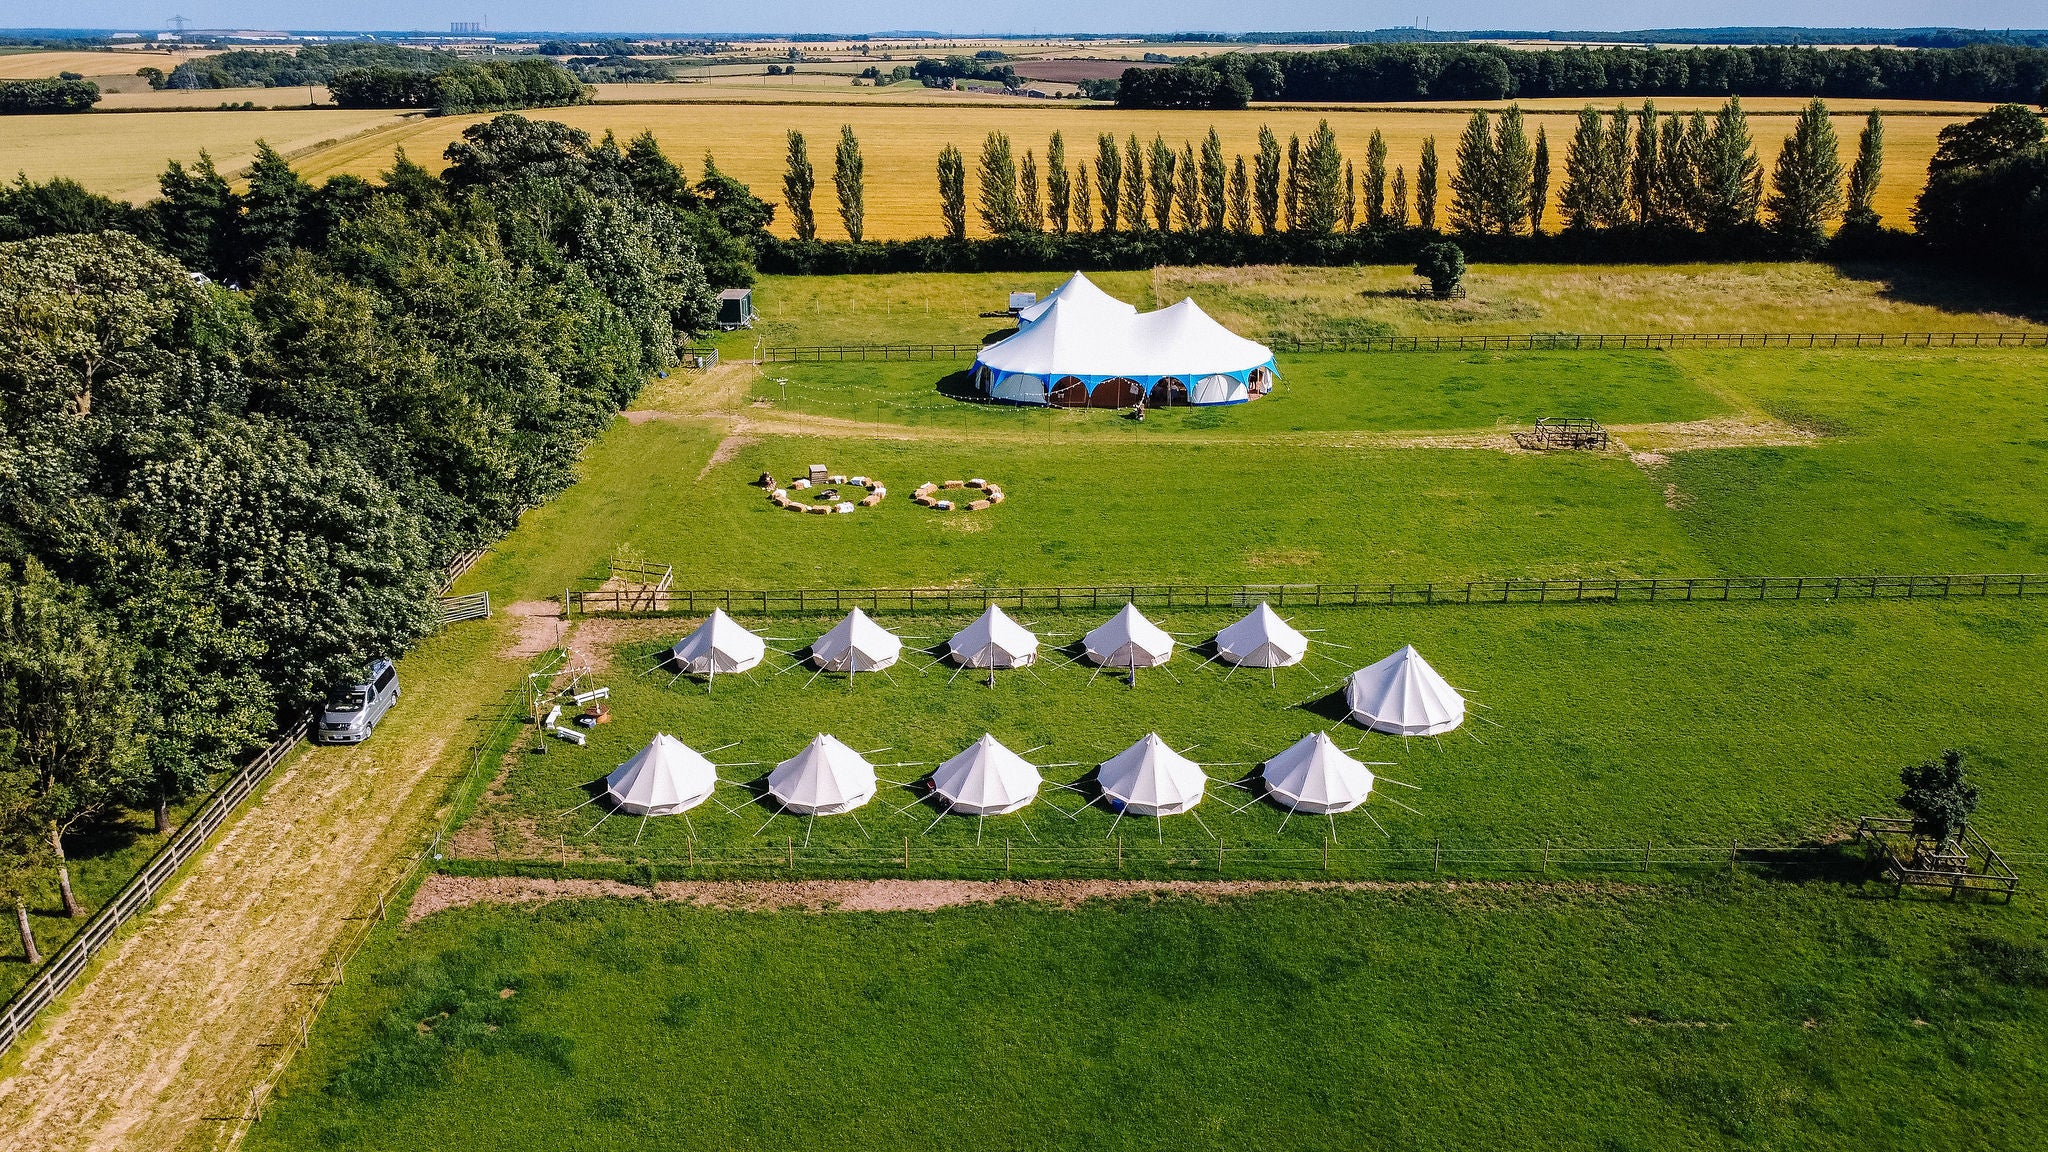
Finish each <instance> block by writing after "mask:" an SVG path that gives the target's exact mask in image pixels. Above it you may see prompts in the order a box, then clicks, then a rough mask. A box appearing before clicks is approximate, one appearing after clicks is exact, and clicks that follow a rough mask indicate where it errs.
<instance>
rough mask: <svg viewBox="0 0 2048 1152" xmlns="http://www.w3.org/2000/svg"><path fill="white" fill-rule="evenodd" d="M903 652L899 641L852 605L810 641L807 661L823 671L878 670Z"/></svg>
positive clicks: (894, 661) (887, 665) (901, 642)
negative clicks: (844, 613) (809, 653)
mask: <svg viewBox="0 0 2048 1152" xmlns="http://www.w3.org/2000/svg"><path fill="white" fill-rule="evenodd" d="M902 655H903V641H901V640H899V639H897V638H896V636H895V634H894V633H892V632H890V631H889V630H888V629H887V628H884V627H882V626H881V625H880V624H877V623H875V622H874V620H873V619H872V618H870V617H869V616H868V614H867V613H865V612H863V611H861V610H860V609H858V608H855V609H854V610H853V611H851V612H848V613H847V614H846V618H845V619H844V620H841V621H840V622H839V623H837V624H834V625H833V626H832V630H831V631H830V632H827V633H825V634H824V635H823V636H820V637H818V639H817V641H816V642H815V643H813V644H812V645H811V663H813V664H815V665H817V666H818V669H819V670H820V671H823V672H880V671H881V670H882V669H884V668H887V667H889V666H890V665H891V664H894V663H896V661H897V660H898V659H899V658H900V657H901V656H902Z"/></svg>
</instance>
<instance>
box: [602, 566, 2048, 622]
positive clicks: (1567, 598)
mask: <svg viewBox="0 0 2048 1152" xmlns="http://www.w3.org/2000/svg"><path fill="white" fill-rule="evenodd" d="M2036 596H2048V575H2044V574H2040V573H2022V572H2013V573H1975V574H1968V575H1962V574H1945V575H1904V576H1701V577H1672V576H1661V577H1655V576H1653V577H1639V578H1638V577H1608V578H1592V579H1563V580H1523V579H1507V580H1472V581H1465V582H1463V583H1421V584H1413V583H1410V584H1401V583H1388V584H1095V585H1070V586H1044V587H1013V588H762V589H737V588H723V589H691V588H665V589H660V590H657V591H648V590H644V589H637V590H636V589H619V588H594V589H581V590H578V589H571V590H568V591H565V592H564V593H563V602H564V603H563V607H564V609H565V610H566V611H567V612H568V613H569V614H571V615H574V614H576V613H579V612H580V613H584V614H591V613H607V614H616V615H663V614H671V613H674V614H682V615H694V614H700V613H704V612H709V611H710V610H711V609H713V608H719V609H723V610H724V611H726V612H727V613H748V614H752V615H758V616H769V615H776V614H782V613H792V614H804V613H824V612H832V613H843V612H845V611H847V610H849V609H852V608H860V609H863V610H865V611H868V612H946V613H952V612H963V611H975V612H980V611H985V610H986V609H987V608H988V607H989V606H991V605H994V606H997V607H1001V608H1005V609H1010V610H1017V611H1035V612H1048V611H1050V612H1057V611H1070V610H1071V611H1078V610H1084V609H1085V610H1090V611H1099V610H1101V609H1103V608H1120V607H1122V606H1123V605H1125V604H1127V603H1129V604H1135V605H1137V606H1138V607H1140V608H1167V609H1170V608H1250V607H1254V606H1256V605H1257V604H1259V603H1260V602H1262V601H1263V602H1265V603H1268V604H1271V605H1273V606H1274V607H1275V608H1283V607H1286V608H1335V607H1341V608H1378V607H1394V606H1401V605H1468V604H1474V605H1490V604H1616V603H1645V604H1648V603H1699V602H1707V603H1724V602H1748V601H1777V600H1950V599H1993V598H2014V599H2017V598H2023V597H2036Z"/></svg>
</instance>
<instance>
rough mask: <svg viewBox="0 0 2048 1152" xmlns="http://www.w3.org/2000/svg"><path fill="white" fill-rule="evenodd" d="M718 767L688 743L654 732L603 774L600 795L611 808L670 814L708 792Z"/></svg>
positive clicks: (700, 799) (691, 805) (637, 813)
mask: <svg viewBox="0 0 2048 1152" xmlns="http://www.w3.org/2000/svg"><path fill="white" fill-rule="evenodd" d="M717 783H718V769H717V767H715V766H714V765H713V764H712V763H711V761H709V760H706V759H705V758H704V757H703V756H702V755H700V754H698V752H697V751H696V750H695V749H693V748H691V747H690V746H689V745H688V744H685V743H683V742H682V741H681V740H678V739H676V738H675V737H673V736H671V735H669V734H668V733H666V732H657V733H655V734H654V739H653V740H650V741H648V743H647V747H645V748H642V749H641V750H640V751H638V752H635V753H634V754H633V758H632V759H630V760H628V761H626V762H625V763H624V764H621V765H619V766H618V767H617V768H615V769H613V770H612V773H611V775H609V776H606V777H605V778H604V795H605V799H606V801H608V802H609V803H610V804H611V807H612V810H613V811H614V812H626V813H630V814H632V815H634V816H672V815H674V814H675V813H677V812H687V811H689V810H690V809H692V808H695V807H696V806H697V805H699V804H702V803H703V802H704V801H705V800H707V799H709V798H710V796H711V789H712V787H713V786H715V785H716V784H717Z"/></svg>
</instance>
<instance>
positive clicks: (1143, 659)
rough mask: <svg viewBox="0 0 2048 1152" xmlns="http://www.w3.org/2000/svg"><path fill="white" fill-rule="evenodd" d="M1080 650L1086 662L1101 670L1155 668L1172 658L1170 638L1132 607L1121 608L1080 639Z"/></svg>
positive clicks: (1171, 640) (1134, 606) (1132, 605)
mask: <svg viewBox="0 0 2048 1152" xmlns="http://www.w3.org/2000/svg"><path fill="white" fill-rule="evenodd" d="M1081 647H1082V649H1083V650H1084V651H1085V652H1086V653H1087V654H1088V659H1089V660H1090V661H1093V662H1094V663H1096V664H1099V665H1101V666H1102V667H1104V668H1157V667H1158V666H1160V665H1161V664H1164V663H1166V662H1167V661H1168V660H1170V659H1172V657H1173V637H1171V636H1168V635H1167V634H1166V630H1165V629H1163V628H1161V627H1160V626H1159V625H1157V624H1154V623H1153V622H1151V621H1150V620H1147V619H1145V614H1144V613H1143V612H1140V611H1138V606H1137V605H1135V604H1126V605H1124V607H1123V611H1121V612H1118V613H1117V614H1116V615H1114V616H1112V617H1110V618H1109V620H1108V621H1106V622H1105V623H1103V624H1102V626H1101V627H1099V628H1096V629H1095V630H1094V631H1093V632H1090V633H1088V635H1086V636H1084V637H1082V638H1081Z"/></svg>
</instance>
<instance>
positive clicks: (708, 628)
mask: <svg viewBox="0 0 2048 1152" xmlns="http://www.w3.org/2000/svg"><path fill="white" fill-rule="evenodd" d="M767 651H768V642H767V641H765V640H763V639H761V638H760V637H759V636H756V635H754V634H753V633H752V632H749V631H747V630H746V629H745V628H743V627H741V626H740V623H739V621H737V620H734V619H733V618H732V617H730V616H727V615H726V614H725V610H724V609H722V608H713V609H712V610H711V615H709V616H707V617H705V618H704V622H703V623H702V624H699V625H697V630H696V631H694V632H692V633H690V634H689V635H688V636H685V637H683V638H682V639H681V640H679V641H677V642H676V646H675V647H674V648H672V649H670V650H669V655H670V658H671V659H673V660H674V661H675V665H676V667H677V668H679V669H681V670H682V671H684V672H688V673H690V674H691V675H693V676H716V675H719V674H721V673H728V672H745V671H746V670H747V669H749V668H752V667H754V666H756V665H758V664H760V663H761V657H762V656H763V655H765V654H766V653H767Z"/></svg>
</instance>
